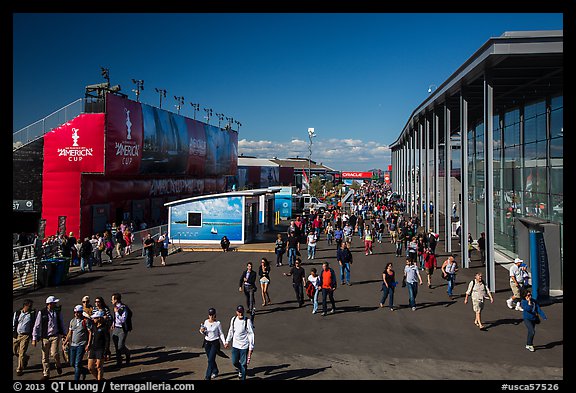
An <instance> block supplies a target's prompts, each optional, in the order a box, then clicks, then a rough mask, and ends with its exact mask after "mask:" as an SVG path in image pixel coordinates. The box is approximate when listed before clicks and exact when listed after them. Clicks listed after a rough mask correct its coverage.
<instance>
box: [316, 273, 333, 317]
mask: <svg viewBox="0 0 576 393" xmlns="http://www.w3.org/2000/svg"><path fill="white" fill-rule="evenodd" d="M318 277H320V279H319V280H318V287H319V288H320V289H321V290H322V316H326V312H327V304H326V303H327V299H328V297H330V304H331V305H332V308H331V309H330V314H333V313H335V312H336V302H335V301H334V291H335V290H336V288H337V286H338V283H337V281H336V273H334V269H332V268H331V267H330V264H329V263H328V262H323V263H322V272H321V273H320V274H319V275H318Z"/></svg>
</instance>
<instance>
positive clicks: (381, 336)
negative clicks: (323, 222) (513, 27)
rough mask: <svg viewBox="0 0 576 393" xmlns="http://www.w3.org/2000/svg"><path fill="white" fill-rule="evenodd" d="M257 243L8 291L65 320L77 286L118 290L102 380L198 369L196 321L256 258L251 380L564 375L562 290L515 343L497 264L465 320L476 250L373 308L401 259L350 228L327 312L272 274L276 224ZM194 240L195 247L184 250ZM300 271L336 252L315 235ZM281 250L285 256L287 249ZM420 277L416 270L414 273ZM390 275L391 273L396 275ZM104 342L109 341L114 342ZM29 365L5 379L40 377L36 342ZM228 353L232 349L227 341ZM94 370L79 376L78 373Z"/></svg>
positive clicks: (131, 260) (226, 298)
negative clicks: (125, 320)
mask: <svg viewBox="0 0 576 393" xmlns="http://www.w3.org/2000/svg"><path fill="white" fill-rule="evenodd" d="M268 236H269V238H267V239H266V241H264V242H262V243H259V244H250V245H242V246H239V247H236V249H237V251H236V252H234V251H233V252H227V253H224V252H222V251H221V250H219V249H218V248H216V249H213V248H212V249H210V248H209V247H200V246H198V247H191V248H183V249H182V250H181V251H179V252H176V253H174V254H171V255H170V256H169V257H168V264H167V266H165V267H162V266H159V265H160V263H159V262H160V261H159V258H156V259H155V267H154V268H153V269H146V268H145V263H144V259H143V258H141V257H140V256H137V255H133V256H129V257H126V258H123V259H121V260H115V261H114V263H112V264H107V265H104V266H103V267H101V268H98V267H96V268H94V271H93V272H91V273H81V274H78V273H73V274H72V275H71V277H70V278H69V279H68V280H67V281H66V282H65V283H63V285H61V286H59V287H49V288H41V289H39V290H36V291H34V292H30V293H26V294H20V295H16V296H14V298H13V310H17V309H18V308H20V306H21V304H22V301H23V300H24V299H25V298H31V299H32V300H34V302H35V307H36V308H37V309H39V308H40V307H42V306H43V303H44V300H45V299H46V297H47V296H49V295H55V296H57V297H58V298H60V299H61V305H62V307H63V310H64V316H65V320H66V322H68V321H69V320H70V319H71V318H72V308H73V307H74V305H76V304H80V303H81V299H82V296H84V295H90V297H91V298H92V299H94V298H95V297H96V296H103V297H104V298H105V299H110V296H111V294H112V293H113V292H117V291H118V292H121V293H122V294H123V300H124V301H125V302H126V303H127V304H128V305H130V307H131V308H132V310H133V311H134V330H133V331H132V332H131V333H130V334H129V336H128V339H127V346H128V347H129V348H130V349H131V350H132V353H133V356H132V362H131V364H130V365H128V366H125V367H123V368H122V369H120V370H115V369H113V368H112V365H113V363H114V362H113V361H111V362H109V363H107V364H106V368H105V377H106V378H107V379H111V380H138V381H148V380H154V381H163V380H201V379H203V378H204V373H205V370H206V357H205V355H204V353H203V350H202V348H201V343H202V336H201V335H200V333H198V328H199V326H200V323H201V322H202V321H204V319H205V318H206V317H207V316H206V313H207V310H208V308H210V307H215V308H216V309H217V311H218V315H217V317H218V319H219V320H220V321H221V322H222V324H223V327H224V329H225V331H224V334H225V335H226V334H227V330H228V328H229V326H230V319H231V318H232V317H233V316H234V315H235V313H234V310H235V308H236V306H237V305H238V304H244V303H245V298H244V295H243V294H242V293H240V292H239V291H238V281H239V279H240V275H241V273H242V271H243V270H244V268H245V266H246V263H247V262H248V261H251V262H252V263H253V264H254V266H255V268H256V269H257V267H258V264H259V261H260V258H262V257H266V258H268V259H269V260H271V261H272V266H273V268H272V273H271V284H270V290H269V291H270V296H271V299H272V304H271V305H268V306H265V307H262V306H260V303H261V301H260V300H261V297H260V296H261V295H260V289H259V290H258V292H257V293H256V297H257V314H256V319H255V326H256V336H255V337H256V338H255V350H254V354H253V357H252V362H251V364H250V370H249V379H252V380H296V379H298V380H365V381H368V380H476V381H479V380H520V381H521V380H542V381H544V380H554V381H560V380H562V379H563V365H564V363H563V352H564V351H563V350H564V339H563V300H562V298H559V299H553V302H551V303H550V304H547V305H545V306H544V311H545V312H546V314H547V315H548V320H546V321H543V322H542V324H540V325H538V326H537V331H536V337H535V347H536V352H533V353H531V352H528V351H527V350H526V349H525V348H524V345H525V340H526V328H525V326H524V324H523V322H522V315H521V313H520V312H518V311H515V310H510V309H508V308H507V307H506V303H505V300H506V299H507V298H508V297H509V296H510V292H511V291H510V288H509V286H508V278H507V274H508V273H507V271H506V270H505V269H504V268H503V267H499V268H498V271H497V273H496V288H495V294H494V298H495V302H494V304H490V303H487V304H486V307H485V309H484V312H483V320H484V323H485V325H486V329H485V330H479V329H478V328H477V327H476V326H475V325H474V324H473V321H474V313H473V311H472V305H471V303H468V304H464V303H463V300H464V291H465V290H466V287H467V283H468V282H469V281H470V280H471V279H472V277H473V276H474V273H475V272H476V271H483V269H484V268H482V267H481V266H480V265H479V263H478V260H477V258H473V265H472V267H471V268H470V269H461V270H460V271H459V273H458V275H457V282H456V287H455V291H454V293H455V295H457V297H456V298H454V299H450V298H449V297H448V296H447V293H446V282H445V281H444V280H442V279H441V277H440V274H439V273H438V272H437V273H436V274H434V276H433V287H432V289H429V288H428V287H427V286H426V285H423V286H421V287H420V289H419V293H418V297H417V303H418V309H417V310H416V311H412V310H411V309H410V308H409V307H408V305H407V304H408V293H407V290H406V288H397V290H396V294H395V303H396V304H397V305H398V306H399V307H400V308H399V309H398V310H396V311H390V310H388V308H380V307H379V306H378V303H379V299H380V295H381V292H380V287H381V279H382V271H383V270H384V267H385V265H386V263H387V262H393V263H394V268H395V270H396V272H397V275H398V276H401V274H402V271H403V267H404V265H405V260H404V258H396V257H395V256H394V247H393V245H392V244H390V242H389V239H388V238H386V239H385V240H384V241H383V243H382V244H378V243H376V244H375V246H374V254H373V255H369V256H365V255H364V253H363V245H361V242H360V240H359V239H358V237H356V238H355V239H354V241H353V245H352V250H353V253H354V263H353V265H352V284H353V285H351V286H341V285H340V286H339V287H338V289H337V290H336V292H335V298H336V304H337V312H336V313H335V314H332V315H328V316H326V317H323V316H321V315H320V314H316V315H313V314H312V313H311V311H312V305H311V304H310V303H309V302H308V303H306V305H305V307H303V308H299V307H298V304H297V302H296V299H295V295H294V292H293V289H292V286H291V278H290V277H285V276H283V275H282V273H283V272H287V271H288V270H289V268H288V267H287V266H286V260H285V264H284V266H282V267H279V268H277V267H275V263H274V261H275V255H274V253H273V241H268V240H270V239H275V233H270V234H268ZM443 247H444V245H443V243H442V242H441V243H440V244H439V245H438V248H437V251H438V252H439V254H440V257H439V264H441V263H442V261H443V260H444V259H446V255H444V254H443V253H442V250H443ZM189 250H193V251H189ZM301 250H302V256H303V261H304V266H303V267H304V268H305V269H306V273H307V274H308V272H309V270H310V268H311V267H312V266H315V267H316V268H317V269H318V270H320V269H321V263H322V262H323V261H328V262H330V263H331V265H332V266H333V267H335V268H336V269H335V270H338V269H337V262H336V251H335V247H334V246H330V247H329V246H328V245H327V243H326V240H325V238H324V237H322V238H321V240H320V242H319V245H318V250H317V258H316V259H315V260H307V259H306V251H305V245H302V248H301ZM285 259H286V258H285ZM421 274H422V275H423V276H422V279H423V281H424V283H426V277H425V273H424V272H421ZM399 281H400V280H399ZM112 352H114V350H112ZM28 353H29V354H30V355H31V359H30V364H29V368H28V369H27V370H25V373H24V375H23V376H21V377H18V376H16V375H15V371H14V370H15V362H14V361H13V379H14V380H36V379H39V378H40V377H41V375H42V372H41V362H40V359H41V352H40V349H39V347H32V346H30V349H29V351H28ZM225 353H227V354H228V355H230V350H225ZM218 365H219V368H220V376H219V377H218V379H220V380H230V381H232V380H237V375H236V372H235V370H234V368H233V366H232V365H231V362H230V359H224V358H218ZM52 377H53V379H54V380H72V379H73V369H72V368H70V367H66V368H65V369H64V373H63V375H61V376H58V375H56V373H55V372H52ZM91 378H92V377H91V376H89V377H88V380H90V379H91Z"/></svg>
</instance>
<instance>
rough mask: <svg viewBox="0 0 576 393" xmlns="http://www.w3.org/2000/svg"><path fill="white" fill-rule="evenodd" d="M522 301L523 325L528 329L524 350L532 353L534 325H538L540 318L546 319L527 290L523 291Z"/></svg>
mask: <svg viewBox="0 0 576 393" xmlns="http://www.w3.org/2000/svg"><path fill="white" fill-rule="evenodd" d="M523 295H524V296H523V299H522V301H521V307H522V318H523V319H524V325H526V329H528V337H527V338H526V349H527V350H529V351H530V352H534V351H535V349H534V335H535V334H536V325H537V324H539V323H540V316H541V317H542V319H548V318H547V317H546V314H544V311H542V309H541V308H540V305H539V304H538V302H537V301H536V300H535V299H533V298H532V292H531V291H530V290H529V289H526V288H525V289H523Z"/></svg>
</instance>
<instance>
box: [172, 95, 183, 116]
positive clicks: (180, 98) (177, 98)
mask: <svg viewBox="0 0 576 393" xmlns="http://www.w3.org/2000/svg"><path fill="white" fill-rule="evenodd" d="M174 99H175V100H176V102H178V103H177V104H176V105H174V106H175V107H176V110H177V112H178V114H180V109H181V108H182V106H183V105H184V97H183V96H180V97H178V96H174Z"/></svg>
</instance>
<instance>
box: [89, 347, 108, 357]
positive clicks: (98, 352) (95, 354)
mask: <svg viewBox="0 0 576 393" xmlns="http://www.w3.org/2000/svg"><path fill="white" fill-rule="evenodd" d="M105 353H106V351H105V350H104V349H91V350H90V352H89V353H88V359H104V354H105Z"/></svg>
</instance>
